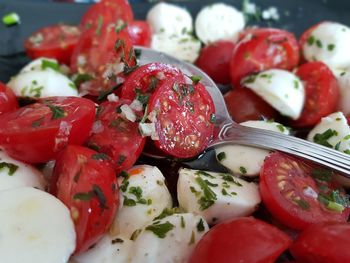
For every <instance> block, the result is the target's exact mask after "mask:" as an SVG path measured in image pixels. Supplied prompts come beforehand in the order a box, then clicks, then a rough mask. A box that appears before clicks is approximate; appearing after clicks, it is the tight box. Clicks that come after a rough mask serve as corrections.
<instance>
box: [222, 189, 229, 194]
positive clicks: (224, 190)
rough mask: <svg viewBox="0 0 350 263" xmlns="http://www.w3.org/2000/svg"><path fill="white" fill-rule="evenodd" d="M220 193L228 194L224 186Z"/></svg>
mask: <svg viewBox="0 0 350 263" xmlns="http://www.w3.org/2000/svg"><path fill="white" fill-rule="evenodd" d="M221 193H222V195H229V194H228V192H227V191H226V189H225V188H222V190H221Z"/></svg>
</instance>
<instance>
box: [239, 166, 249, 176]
mask: <svg viewBox="0 0 350 263" xmlns="http://www.w3.org/2000/svg"><path fill="white" fill-rule="evenodd" d="M239 171H240V173H241V174H243V175H244V174H247V169H246V168H245V167H243V166H240V167H239Z"/></svg>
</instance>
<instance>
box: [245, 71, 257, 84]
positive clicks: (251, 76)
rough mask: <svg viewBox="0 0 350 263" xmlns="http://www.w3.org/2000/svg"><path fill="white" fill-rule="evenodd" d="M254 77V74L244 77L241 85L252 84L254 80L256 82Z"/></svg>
mask: <svg viewBox="0 0 350 263" xmlns="http://www.w3.org/2000/svg"><path fill="white" fill-rule="evenodd" d="M256 77H257V75H256V74H253V75H250V76H248V77H245V78H244V79H243V80H242V84H243V85H245V84H250V83H254V82H255V80H256Z"/></svg>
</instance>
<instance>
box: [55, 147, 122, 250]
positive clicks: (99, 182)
mask: <svg viewBox="0 0 350 263" xmlns="http://www.w3.org/2000/svg"><path fill="white" fill-rule="evenodd" d="M51 184H52V185H51V193H53V194H54V195H56V196H57V198H59V199H60V200H61V201H62V202H63V203H64V204H65V205H66V206H67V207H68V208H69V210H70V213H71V217H72V219H73V222H74V226H75V231H76V234H77V240H76V244H77V245H76V250H75V253H80V252H83V251H85V250H87V249H88V248H89V247H90V246H91V245H93V244H95V243H96V242H97V241H98V240H99V239H100V238H101V237H102V235H104V234H105V233H106V231H107V230H108V229H109V227H110V226H111V224H112V221H113V219H114V216H115V214H116V212H117V209H118V206H119V188H118V183H117V179H116V176H115V171H114V169H113V168H112V166H111V165H110V163H109V162H108V161H106V157H105V156H104V155H101V154H99V153H97V152H95V151H93V150H90V149H88V148H85V147H82V146H76V145H70V146H68V147H67V148H66V149H65V150H64V151H63V152H62V153H60V155H59V156H58V158H57V159H56V164H55V168H54V172H53V176H52V182H51Z"/></svg>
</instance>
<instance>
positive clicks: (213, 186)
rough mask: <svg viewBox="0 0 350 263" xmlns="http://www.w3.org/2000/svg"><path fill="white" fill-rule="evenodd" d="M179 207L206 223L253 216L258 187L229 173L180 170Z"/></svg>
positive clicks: (256, 203)
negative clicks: (196, 215)
mask: <svg viewBox="0 0 350 263" xmlns="http://www.w3.org/2000/svg"><path fill="white" fill-rule="evenodd" d="M177 198H178V200H179V205H180V208H182V209H183V210H184V211H186V212H191V213H194V214H198V215H201V216H203V217H204V218H205V220H206V221H207V222H208V223H209V224H215V223H219V222H222V221H224V220H226V219H230V218H234V217H241V216H247V215H250V214H252V213H253V212H254V211H255V210H256V208H257V206H258V204H259V203H260V201H261V199H260V194H259V189H258V186H257V184H255V183H248V182H246V181H244V180H242V179H240V178H237V177H234V176H232V175H230V174H222V173H213V172H204V171H197V170H190V169H180V171H179V180H178V182H177Z"/></svg>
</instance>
